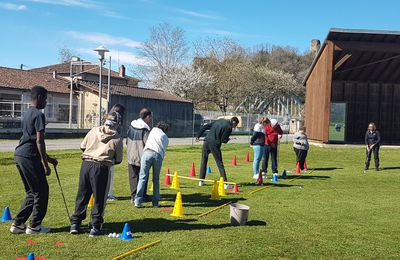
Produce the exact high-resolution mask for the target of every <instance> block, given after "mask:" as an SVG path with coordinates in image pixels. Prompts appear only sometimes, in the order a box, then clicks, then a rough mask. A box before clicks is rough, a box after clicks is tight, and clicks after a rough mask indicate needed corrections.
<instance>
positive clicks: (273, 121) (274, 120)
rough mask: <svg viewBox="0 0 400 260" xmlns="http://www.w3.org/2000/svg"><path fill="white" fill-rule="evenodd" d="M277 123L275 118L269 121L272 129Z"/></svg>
mask: <svg viewBox="0 0 400 260" xmlns="http://www.w3.org/2000/svg"><path fill="white" fill-rule="evenodd" d="M277 123H278V120H276V119H275V118H273V119H271V125H272V127H274V126H275V125H276V124H277Z"/></svg>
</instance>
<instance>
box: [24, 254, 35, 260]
mask: <svg viewBox="0 0 400 260" xmlns="http://www.w3.org/2000/svg"><path fill="white" fill-rule="evenodd" d="M26 260H35V254H34V253H29V255H28V257H27V258H26Z"/></svg>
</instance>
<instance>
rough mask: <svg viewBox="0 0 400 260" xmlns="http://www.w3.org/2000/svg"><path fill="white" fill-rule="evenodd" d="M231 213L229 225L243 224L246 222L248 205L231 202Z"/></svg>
mask: <svg viewBox="0 0 400 260" xmlns="http://www.w3.org/2000/svg"><path fill="white" fill-rule="evenodd" d="M230 209H231V210H230V213H231V225H233V226H243V225H246V223H247V218H248V217H249V210H250V207H249V206H246V205H242V204H236V203H233V204H231V206H230Z"/></svg>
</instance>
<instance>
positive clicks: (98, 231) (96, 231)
mask: <svg viewBox="0 0 400 260" xmlns="http://www.w3.org/2000/svg"><path fill="white" fill-rule="evenodd" d="M103 235H104V231H103V230H101V229H97V228H92V229H91V230H90V233H89V237H97V236H103Z"/></svg>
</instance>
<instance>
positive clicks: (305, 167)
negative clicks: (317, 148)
mask: <svg viewBox="0 0 400 260" xmlns="http://www.w3.org/2000/svg"><path fill="white" fill-rule="evenodd" d="M307 169H308V166H307V161H304V170H305V171H307Z"/></svg>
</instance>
